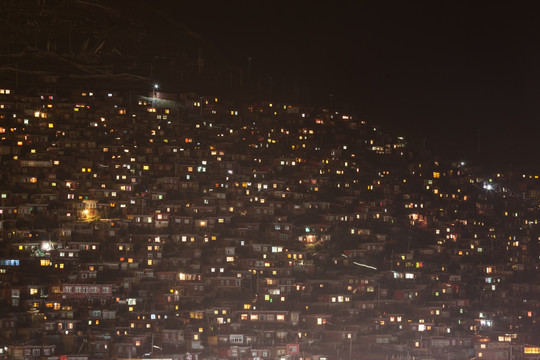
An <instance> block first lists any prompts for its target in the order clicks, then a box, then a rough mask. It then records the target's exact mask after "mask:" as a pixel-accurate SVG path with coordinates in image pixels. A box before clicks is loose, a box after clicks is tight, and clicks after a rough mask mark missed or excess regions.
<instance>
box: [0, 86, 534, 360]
mask: <svg viewBox="0 0 540 360" xmlns="http://www.w3.org/2000/svg"><path fill="white" fill-rule="evenodd" d="M0 156H1V158H0V159H1V160H0V161H1V167H2V171H1V172H0V198H1V207H0V211H1V214H0V216H1V217H0V238H1V242H0V245H1V253H0V281H1V283H0V286H1V287H0V301H1V303H2V306H1V307H0V309H1V310H0V356H4V357H6V358H10V359H121V358H130V359H133V358H170V359H193V358H198V359H239V358H241V359H313V360H316V359H320V360H322V359H356V358H358V359H360V358H370V359H379V358H380V359H384V358H391V357H394V358H397V357H398V356H402V357H406V358H409V359H472V358H478V359H480V358H485V359H537V358H540V338H539V336H538V334H539V333H540V332H538V325H537V324H536V323H537V320H538V308H539V306H540V303H539V301H538V294H539V293H540V283H539V281H538V265H539V246H540V244H539V241H540V227H539V226H538V221H539V219H540V212H539V210H540V209H539V204H540V203H539V199H540V180H539V176H538V175H537V174H535V173H533V172H530V171H525V170H515V169H514V170H512V171H505V172H499V173H489V172H487V171H486V170H485V169H482V168H481V167H479V166H472V165H470V164H468V163H466V162H461V161H456V162H449V161H442V160H441V161H438V160H437V159H436V157H434V156H433V155H431V154H430V153H429V152H427V151H425V149H413V148H412V147H411V146H409V144H407V141H406V140H405V138H403V137H399V136H394V135H392V134H390V133H388V132H385V131H383V130H381V129H379V128H378V127H377V126H374V125H373V124H369V123H368V122H367V121H365V120H362V119H359V118H357V117H355V116H353V115H350V114H347V113H342V112H340V111H336V110H335V109H329V108H320V107H307V106H300V105H296V104H284V103H273V102H270V101H262V102H256V103H249V104H235V103H231V102H227V101H224V100H222V99H218V98H217V97H211V96H200V95H198V94H195V93H166V92H160V91H157V89H154V90H153V91H152V92H151V93H149V94H135V93H134V92H133V91H103V90H99V91H95V92H94V91H91V90H81V89H72V90H62V91H60V90H58V91H56V90H50V91H33V92H31V93H22V92H21V93H19V92H18V91H15V90H12V89H0Z"/></svg>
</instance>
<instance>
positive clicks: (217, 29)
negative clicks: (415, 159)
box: [174, 0, 540, 159]
mask: <svg viewBox="0 0 540 360" xmlns="http://www.w3.org/2000/svg"><path fill="white" fill-rule="evenodd" d="M291 3H292V4H291ZM533 5H534V3H533V2H528V3H526V2H520V3H519V4H515V3H514V2H510V1H505V2H502V1H501V2H495V1H492V2H488V1H421V2H420V1H361V0H358V1H341V2H330V1H326V2H316V1H315V2H306V1H299V2H292V1H290V2H285V1H222V2H208V1H206V2H205V1H201V2H197V3H195V2H190V3H188V2H186V3H180V5H177V7H176V8H175V9H174V11H175V12H176V11H177V12H178V19H179V20H181V21H182V22H183V23H184V24H185V25H186V26H187V27H188V28H189V29H191V30H193V31H195V32H197V33H199V34H201V35H202V36H203V37H204V38H205V39H207V40H208V41H209V42H210V43H213V44H214V45H215V46H216V47H217V48H219V49H220V50H223V51H224V52H225V53H227V54H229V56H234V57H236V58H237V60H238V61H240V62H242V61H247V60H246V57H247V56H251V57H252V58H253V60H252V64H253V67H257V68H258V70H260V71H264V72H265V73H267V74H269V76H273V77H276V78H279V77H284V78H292V77H294V78H298V79H299V80H300V81H301V82H302V83H303V84H306V86H309V87H310V88H314V89H317V92H318V94H320V96H322V99H323V100H324V98H325V97H326V96H327V95H328V94H333V97H332V99H333V101H334V102H335V103H339V102H346V103H348V104H349V108H351V109H354V111H355V113H357V114H359V115H361V116H363V117H364V118H366V119H367V120H368V121H372V122H375V123H379V124H382V125H384V126H386V127H387V128H393V129H394V130H395V131H396V132H402V133H406V134H408V133H410V132H411V131H413V132H414V133H416V134H420V136H424V137H425V138H426V139H427V142H428V143H441V144H443V146H444V147H445V149H444V150H445V151H447V152H450V153H452V154H456V155H458V156H465V157H467V156H468V155H471V154H473V153H474V152H475V151H477V150H478V145H480V149H481V153H482V154H483V155H487V156H488V157H489V156H492V157H494V158H496V157H499V158H500V157H501V156H502V157H507V156H506V154H511V158H514V159H516V158H518V157H523V156H524V155H526V154H527V153H530V152H531V151H532V152H536V153H538V154H540V151H538V147H537V146H536V145H535V144H534V141H535V139H536V134H535V135H534V136H533V135H532V134H534V133H535V132H538V131H539V130H540V126H539V125H538V121H537V118H538V115H539V110H538V100H537V99H538V98H539V95H540V94H539V84H540V83H539V80H540V76H539V71H538V66H539V65H540V51H539V46H540V25H539V20H540V19H539V18H540V15H539V13H538V12H537V11H536V9H535V7H534V6H533ZM329 98H330V96H328V99H329ZM441 134H442V135H443V136H441Z"/></svg>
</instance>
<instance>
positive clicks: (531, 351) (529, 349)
mask: <svg viewBox="0 0 540 360" xmlns="http://www.w3.org/2000/svg"><path fill="white" fill-rule="evenodd" d="M523 352H524V353H525V354H540V347H537V346H528V347H525V348H524V349H523Z"/></svg>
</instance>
